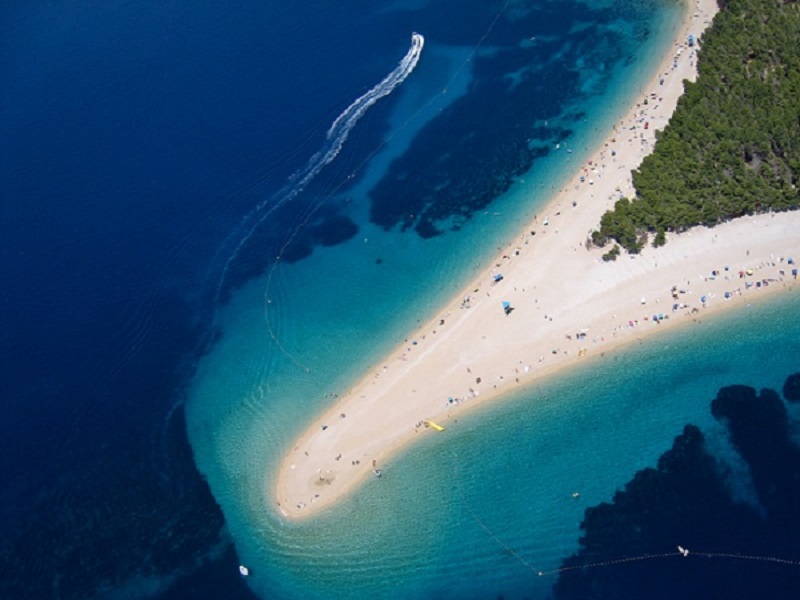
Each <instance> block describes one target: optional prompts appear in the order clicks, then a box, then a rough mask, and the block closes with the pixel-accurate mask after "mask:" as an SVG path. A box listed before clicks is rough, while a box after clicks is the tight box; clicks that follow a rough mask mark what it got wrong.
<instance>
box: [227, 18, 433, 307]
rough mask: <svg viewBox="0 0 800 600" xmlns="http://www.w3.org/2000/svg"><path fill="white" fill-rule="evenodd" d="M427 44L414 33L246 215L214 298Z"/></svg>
mask: <svg viewBox="0 0 800 600" xmlns="http://www.w3.org/2000/svg"><path fill="white" fill-rule="evenodd" d="M424 45H425V38H424V37H423V36H422V35H420V34H419V33H413V34H412V35H411V48H409V50H408V52H407V53H406V55H405V56H404V57H403V59H402V60H401V61H400V63H399V64H398V65H397V67H395V69H394V70H393V71H392V72H391V73H389V74H388V75H387V76H386V77H384V79H383V80H382V81H381V82H380V83H378V84H377V85H375V86H374V87H372V88H371V89H370V90H369V91H368V92H366V93H365V94H363V95H362V96H360V97H359V98H357V99H356V100H355V101H354V102H353V103H352V104H350V106H348V107H347V108H346V109H345V110H344V111H343V112H342V114H340V115H339V116H338V117H336V120H335V121H334V122H333V124H332V125H331V126H330V128H329V129H328V132H327V133H326V135H325V143H324V145H323V147H322V149H321V150H320V151H319V152H317V153H316V154H314V155H313V156H312V157H311V158H310V159H309V160H308V163H306V165H305V166H304V167H303V168H302V169H300V170H299V171H297V172H296V173H294V174H293V175H292V176H291V177H289V181H288V182H287V183H286V185H285V186H283V188H281V189H280V190H279V191H278V192H277V193H275V194H274V195H272V196H270V197H269V198H267V199H265V200H262V201H261V202H259V203H258V204H257V205H256V206H255V207H254V208H253V210H251V211H250V213H249V214H248V215H247V216H246V217H245V218H244V220H243V221H242V225H241V226H240V227H239V228H237V229H238V230H239V231H241V228H242V227H247V232H246V233H245V234H244V235H243V236H242V237H241V239H240V240H239V242H238V244H237V245H236V247H235V248H234V250H233V252H231V254H230V256H229V257H228V259H227V260H226V261H225V266H224V267H223V269H222V274H221V276H220V281H219V286H218V288H217V294H216V298H215V299H217V300H218V299H219V294H220V292H221V290H222V286H223V283H224V281H225V276H226V274H227V272H228V269H229V267H230V265H231V263H232V262H233V260H234V259H235V258H236V256H237V255H238V253H239V251H240V250H241V248H242V246H244V244H245V243H247V241H248V240H249V239H250V237H251V236H252V235H253V233H254V232H255V230H256V229H257V227H258V226H259V225H260V224H261V223H262V222H263V221H264V219H266V218H267V217H269V216H270V215H271V214H272V213H273V212H275V211H276V210H277V209H278V208H280V207H281V206H283V205H284V204H286V203H287V202H289V201H291V200H292V199H294V198H295V197H297V195H298V194H300V193H301V192H302V191H303V190H304V189H305V188H306V186H307V185H308V184H309V182H310V181H311V180H312V179H314V177H316V176H317V174H318V173H319V172H320V171H321V170H322V169H323V168H324V167H325V166H326V165H327V164H329V163H330V162H331V161H333V159H335V158H336V156H337V155H338V154H339V152H340V151H341V149H342V146H344V143H345V142H346V141H347V137H348V136H349V134H350V131H351V130H352V129H353V127H355V125H356V123H358V121H359V120H360V119H361V117H362V116H363V115H364V113H365V112H366V111H367V110H368V109H369V108H370V107H371V106H372V105H373V104H375V103H376V102H377V101H378V100H380V99H381V98H383V97H384V96H388V95H389V94H391V93H392V91H394V89H395V88H396V87H397V86H398V85H400V84H401V83H403V81H405V80H406V78H407V77H408V76H409V75H410V74H411V72H412V71H413V70H414V68H415V67H416V66H417V63H418V62H419V58H420V55H421V54H422V48H423V46H424ZM267 207H269V208H268V210H267V211H266V212H264V210H265V209H267ZM262 213H263V214H262Z"/></svg>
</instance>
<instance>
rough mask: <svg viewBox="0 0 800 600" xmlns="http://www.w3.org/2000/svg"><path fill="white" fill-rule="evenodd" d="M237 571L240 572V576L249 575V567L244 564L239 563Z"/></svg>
mask: <svg viewBox="0 0 800 600" xmlns="http://www.w3.org/2000/svg"><path fill="white" fill-rule="evenodd" d="M239 573H240V574H241V576H242V577H247V576H248V575H250V569H248V568H247V567H245V566H244V565H239Z"/></svg>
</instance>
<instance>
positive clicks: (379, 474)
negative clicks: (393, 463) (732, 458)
mask: <svg viewBox="0 0 800 600" xmlns="http://www.w3.org/2000/svg"><path fill="white" fill-rule="evenodd" d="M372 472H373V474H374V475H375V477H380V476H381V475H383V473H381V470H380V469H372Z"/></svg>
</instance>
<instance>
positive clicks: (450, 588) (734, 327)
mask: <svg viewBox="0 0 800 600" xmlns="http://www.w3.org/2000/svg"><path fill="white" fill-rule="evenodd" d="M653 14H654V16H653V20H652V22H651V26H652V27H653V28H654V29H655V30H656V31H657V32H658V35H651V36H650V37H649V38H648V40H647V43H646V44H644V45H642V44H633V46H635V47H636V52H635V55H636V60H635V61H634V62H633V63H632V64H627V63H629V61H630V60H633V54H632V55H631V56H630V57H623V58H620V57H617V61H618V62H617V63H609V64H604V63H602V62H593V61H591V60H589V61H588V62H590V63H591V64H589V65H587V66H586V69H585V70H583V71H581V72H582V73H584V80H583V82H582V84H581V87H582V88H583V89H584V90H585V91H586V92H587V96H585V97H583V98H582V99H581V100H580V101H579V99H577V98H576V99H575V102H573V103H572V104H565V107H564V108H563V112H564V114H563V115H561V116H560V117H559V116H553V117H551V119H556V120H557V119H559V118H563V119H564V121H565V122H567V121H569V122H570V126H571V127H574V132H573V134H572V135H571V137H569V138H568V142H567V144H568V145H569V146H570V147H571V148H574V149H575V151H574V154H572V155H567V154H566V153H550V154H549V155H548V156H547V157H544V158H543V159H541V160H538V161H537V162H536V163H535V164H534V166H533V168H532V170H530V171H529V172H526V173H524V174H521V175H518V176H517V177H516V180H517V183H516V184H515V185H514V186H513V187H512V188H511V189H510V191H509V192H508V193H506V194H504V195H503V196H502V197H500V198H499V199H497V200H496V201H494V202H493V203H492V205H491V207H489V208H487V209H486V210H484V211H478V212H475V214H474V215H473V216H472V218H471V219H470V220H467V221H466V222H464V223H463V224H462V225H461V226H460V228H459V229H458V231H457V232H450V233H447V234H446V235H442V236H438V237H433V238H429V239H424V238H422V237H419V236H417V235H413V234H410V233H409V232H406V231H402V230H399V229H396V228H395V229H393V230H391V231H384V230H383V229H381V228H379V227H377V226H375V225H372V224H370V223H369V222H368V214H367V212H368V210H367V206H368V202H367V201H366V198H367V197H368V195H369V193H370V190H371V189H372V188H373V186H374V185H375V184H376V183H377V182H378V181H379V180H380V179H381V177H382V176H383V175H384V174H385V173H386V171H387V169H388V165H389V164H390V161H391V159H392V158H394V157H397V156H400V155H401V154H402V153H403V152H404V151H406V150H407V149H408V147H410V145H411V144H412V140H413V138H414V136H415V135H417V133H418V132H419V131H421V130H422V129H423V127H424V126H425V124H426V123H430V122H433V121H435V119H436V117H437V115H438V114H439V113H440V112H442V111H446V110H447V107H448V106H451V105H454V103H456V99H457V98H469V96H470V91H469V90H470V89H472V87H471V86H474V84H475V82H476V80H478V78H479V77H480V75H479V74H478V73H476V72H474V70H473V68H472V65H471V64H470V63H469V62H465V60H466V58H465V57H469V49H466V50H465V49H464V48H463V47H461V46H458V47H447V46H446V45H444V44H442V45H440V47H438V48H437V47H436V44H435V42H431V41H429V42H428V46H427V48H426V51H430V52H431V54H432V55H433V56H434V57H435V58H437V59H438V60H431V61H430V63H429V64H430V65H431V67H430V68H431V69H433V71H425V70H424V69H425V63H420V65H421V66H420V67H419V69H420V71H419V73H415V75H419V77H418V78H416V79H415V78H414V77H410V78H409V80H408V81H407V82H405V83H404V87H403V88H402V92H400V93H399V95H398V97H397V98H396V103H395V104H394V105H393V108H392V116H391V119H390V122H391V123H392V124H393V125H392V134H391V135H390V136H389V137H388V144H387V145H386V146H384V147H383V148H381V150H380V151H379V152H378V153H377V154H375V155H374V156H372V159H371V161H370V162H369V164H368V166H367V167H366V170H365V172H364V174H363V177H362V179H361V180H360V181H359V183H358V184H357V185H356V186H355V187H354V188H352V189H350V190H349V191H348V196H349V198H350V199H351V202H350V203H349V204H348V207H347V208H346V213H347V215H348V217H349V218H351V219H352V220H353V221H354V222H356V223H358V225H359V232H358V234H357V235H356V236H355V237H353V238H352V239H350V240H349V241H347V242H345V243H342V244H339V245H337V246H334V247H329V248H321V249H316V250H315V252H314V253H313V255H312V256H311V257H310V258H308V259H306V260H303V261H300V262H296V263H292V264H287V263H285V262H281V263H277V264H275V265H273V267H271V268H269V269H268V270H267V273H266V275H265V276H263V277H260V278H256V279H253V280H251V281H250V282H249V283H248V284H247V285H246V286H244V287H243V288H242V289H241V290H239V291H238V292H236V293H235V294H234V295H233V297H232V299H231V301H230V303H229V304H228V305H226V306H225V307H224V308H223V309H222V310H221V311H220V312H219V313H218V323H217V325H218V327H219V328H220V331H221V332H222V336H221V339H220V340H219V342H218V343H216V345H215V346H214V347H213V348H212V349H211V351H210V352H209V354H208V355H207V356H206V357H205V358H204V359H203V360H202V362H201V363H200V365H199V367H198V372H197V375H196V377H195V381H194V383H193V385H192V387H191V389H190V394H189V395H190V398H189V403H188V406H187V418H188V428H189V434H190V439H191V442H192V445H193V449H194V453H195V459H196V461H197V464H198V466H199V467H200V469H201V471H202V472H203V473H204V474H205V475H206V477H207V478H208V480H209V482H210V484H211V488H212V491H213V492H214V495H215V498H216V499H217V501H218V502H219V503H220V505H221V506H222V507H223V511H224V513H225V517H226V520H227V522H228V526H229V529H230V531H231V533H232V535H233V537H234V539H235V541H236V546H237V550H238V552H239V554H240V556H241V558H242V561H243V562H244V563H246V564H247V565H248V566H249V567H250V568H251V570H252V573H253V576H252V577H251V578H250V579H249V580H248V582H249V583H250V585H251V587H252V588H253V589H254V590H255V591H256V592H257V593H258V594H259V595H260V596H261V597H264V598H267V597H269V598H276V597H277V598H330V597H341V598H353V599H358V598H368V597H369V598H371V597H405V598H426V597H438V598H483V597H485V598H494V597H496V596H497V595H498V594H501V593H502V594H503V596H504V597H505V598H521V597H545V596H546V595H547V594H548V592H549V589H550V586H551V585H552V583H553V577H552V576H545V577H539V576H537V575H536V572H537V571H540V570H542V571H547V570H550V569H554V568H556V567H557V565H558V564H559V563H560V561H561V560H562V559H563V558H564V557H565V556H567V555H568V554H570V553H572V552H573V551H574V550H575V549H576V548H577V543H578V535H579V529H578V526H579V523H580V521H581V518H582V515H583V510H584V509H585V508H586V507H587V506H589V505H591V504H596V503H597V502H600V501H603V500H607V499H609V497H610V495H611V494H612V493H613V491H614V490H615V489H616V488H617V487H618V486H620V485H622V484H623V483H624V482H625V481H627V480H628V479H629V478H630V476H631V475H632V474H633V472H634V471H635V470H637V469H640V468H642V467H644V466H647V465H650V464H652V463H653V462H654V461H655V460H656V458H657V457H658V455H659V454H660V453H661V452H663V451H664V450H665V449H666V448H667V447H668V446H669V444H670V443H671V440H672V438H673V437H674V436H675V435H677V434H678V433H679V432H680V430H681V428H682V426H683V424H684V423H686V422H693V423H696V424H698V425H701V426H708V427H709V428H710V431H714V430H715V429H714V426H713V423H712V420H711V417H710V415H709V411H708V403H709V401H710V400H711V398H713V396H714V394H715V392H716V390H717V388H718V387H720V386H721V385H726V384H730V383H733V382H740V383H747V384H749V385H754V386H762V385H769V386H773V387H774V386H779V385H780V383H781V381H782V379H783V378H784V377H785V376H786V375H787V374H788V373H789V372H791V371H792V370H793V369H795V368H796V365H795V364H793V363H796V362H797V361H796V359H797V356H798V355H800V352H798V348H797V343H796V342H795V341H794V340H797V339H800V336H798V333H800V331H798V326H797V324H796V323H792V321H791V318H790V315H791V313H792V311H793V310H796V309H797V306H798V304H797V302H798V301H797V299H796V298H794V297H788V298H783V299H781V300H779V301H777V302H765V303H761V304H758V305H756V306H754V307H752V308H749V309H747V310H744V311H741V313H737V314H729V315H724V316H721V317H718V318H715V319H714V320H713V321H712V320H708V321H706V322H703V323H702V324H700V325H697V326H692V327H689V328H686V329H684V330H682V331H680V332H674V333H670V334H667V335H663V336H661V337H659V338H656V339H653V340H652V341H649V342H648V343H647V344H645V345H643V346H642V347H637V348H631V349H628V350H626V351H624V352H620V353H618V354H616V355H614V356H613V357H607V358H605V359H602V360H598V361H595V362H591V363H587V364H586V365H585V366H583V367H581V368H580V369H576V370H574V371H572V372H570V373H569V374H566V375H562V376H559V377H558V378H557V379H553V380H552V381H549V382H547V383H544V384H540V385H537V386H534V387H532V388H530V389H527V390H525V391H524V392H522V393H520V394H518V395H516V396H513V397H508V398H505V399H503V400H500V401H498V402H497V403H495V404H494V405H493V406H492V407H487V408H485V409H481V410H479V411H476V412H474V413H469V414H467V415H465V416H464V417H462V418H461V419H460V420H459V422H458V423H456V424H455V425H454V426H453V427H450V428H448V431H447V433H446V435H442V436H430V437H428V438H427V439H425V440H423V441H421V442H420V443H419V444H418V445H416V446H414V447H413V448H410V449H409V450H408V451H407V452H405V453H404V454H403V455H402V456H398V457H396V458H395V459H394V460H392V461H391V462H390V464H389V465H387V468H386V475H385V476H384V477H383V478H382V479H381V480H379V481H378V480H376V481H370V482H367V483H366V484H365V486H364V487H363V488H362V489H360V490H359V491H358V493H357V494H355V495H353V496H352V497H350V498H348V499H346V500H345V501H343V502H341V503H340V504H339V505H337V506H336V507H334V508H332V509H330V510H329V511H327V512H326V513H325V514H323V515H321V516H320V517H319V518H315V519H314V520H313V521H311V522H308V523H302V524H293V523H287V522H284V521H283V520H282V519H280V517H279V515H278V514H277V513H276V512H275V510H274V506H273V500H272V498H273V494H272V492H273V490H272V488H271V486H272V481H273V477H274V474H275V472H276V469H277V466H278V462H279V461H280V458H281V456H282V455H283V453H284V452H285V451H286V449H287V448H288V446H289V445H290V444H291V442H292V440H293V439H294V438H295V437H296V436H297V435H298V434H300V433H301V432H302V431H303V430H304V428H305V425H306V423H308V421H309V420H310V419H312V418H313V416H314V415H316V414H317V413H318V412H319V411H320V410H322V409H323V408H324V407H326V406H328V405H329V403H330V402H332V401H333V400H332V397H331V394H332V393H338V392H341V391H343V390H344V389H346V388H347V387H348V386H349V385H350V384H351V383H352V382H353V381H355V380H356V379H357V378H358V377H359V376H360V375H361V374H363V373H364V372H365V371H366V370H367V369H368V368H369V367H370V365H373V364H375V363H376V361H379V360H380V358H381V356H383V355H385V354H386V353H387V352H388V351H389V350H390V349H391V348H393V347H394V346H395V345H396V344H397V343H398V342H400V341H401V340H402V339H403V338H404V337H405V336H406V335H408V334H409V332H410V331H411V330H413V329H414V327H415V325H416V324H417V322H418V321H420V320H424V319H426V318H428V317H430V316H431V314H432V313H433V312H434V311H435V309H436V307H437V306H438V305H439V304H440V303H441V302H442V301H443V300H445V299H446V298H449V297H450V296H452V295H453V294H454V293H456V292H457V291H458V290H459V288H460V287H461V285H462V284H463V283H462V282H463V281H465V280H466V279H467V278H468V277H469V276H470V275H471V273H472V272H473V271H474V270H475V269H477V268H482V267H484V266H485V265H486V262H487V260H488V259H489V258H490V257H491V256H492V255H493V253H494V251H495V249H496V247H498V246H499V245H501V244H503V243H505V242H506V241H507V240H508V239H510V236H513V235H514V233H515V232H516V230H517V228H518V223H521V222H524V220H525V219H527V218H530V216H531V215H532V214H533V213H535V212H536V211H537V210H538V208H539V207H541V205H542V202H543V201H544V200H545V199H546V197H547V196H548V195H549V193H550V192H551V191H552V190H554V189H557V188H558V186H559V182H560V181H561V180H562V178H563V177H564V175H565V173H566V172H567V171H568V170H569V169H570V168H571V167H572V166H573V165H574V164H579V161H580V159H581V156H582V155H584V153H585V152H586V150H585V149H586V148H587V147H589V146H590V145H591V144H592V142H593V141H596V140H597V139H598V136H601V135H602V134H603V132H605V131H607V130H608V127H609V126H610V124H611V123H612V122H613V121H614V119H615V118H616V116H617V115H618V114H619V113H621V112H622V111H623V110H624V105H625V103H626V102H629V101H630V98H631V97H632V96H634V95H635V93H636V92H637V91H638V90H637V89H636V88H635V86H636V85H637V81H638V79H640V78H637V77H636V73H641V72H648V70H649V69H651V68H652V64H653V61H654V59H655V57H657V56H658V54H659V53H660V51H661V49H662V48H663V47H664V44H665V41H666V40H668V38H669V32H670V31H671V28H672V27H674V25H675V23H676V22H677V17H678V16H679V11H678V10H677V8H676V7H674V6H672V7H669V8H664V7H661V9H660V10H659V11H655V10H654V13H653ZM587 18H588V16H587ZM656 25H658V27H655V26H656ZM606 26H607V27H608V28H610V29H614V28H616V29H619V30H621V31H623V32H624V31H625V28H626V27H632V26H630V25H626V24H625V23H624V22H622V21H620V22H612V23H610V24H607V25H606ZM576 27H580V24H576ZM595 60H596V57H595ZM623 65H626V66H623ZM601 72H605V73H607V77H605V78H604V77H600V76H599V75H598V74H599V73H601ZM442 80H444V81H447V82H449V85H451V87H452V94H451V95H450V96H449V97H448V96H445V95H443V94H440V93H439V92H438V89H439V87H440V86H441V81H442ZM432 99H433V102H431V100H432ZM576 112H577V113H580V116H579V117H578V118H577V119H576V118H575V113H576ZM566 113H569V115H571V116H568V115H567V114H566ZM548 120H549V119H548ZM407 122H408V123H409V125H408V126H405V125H404V124H405V123H407ZM476 127H477V125H476ZM467 129H469V127H467ZM467 135H469V132H467ZM333 165H334V166H335V165H336V163H333ZM328 189H329V190H333V189H335V186H329V187H328ZM775 348H781V349H782V350H781V351H780V352H779V353H777V355H776V352H775ZM754 356H762V357H763V360H758V361H755V360H753V357H754ZM576 491H579V492H580V497H579V498H578V499H574V498H573V497H572V494H573V492H576Z"/></svg>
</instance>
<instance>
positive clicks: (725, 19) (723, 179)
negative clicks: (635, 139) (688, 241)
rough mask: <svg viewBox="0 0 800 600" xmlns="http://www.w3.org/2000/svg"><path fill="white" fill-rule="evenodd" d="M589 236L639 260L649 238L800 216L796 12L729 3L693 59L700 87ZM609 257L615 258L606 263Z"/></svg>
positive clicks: (742, 0)
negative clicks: (771, 216)
mask: <svg viewBox="0 0 800 600" xmlns="http://www.w3.org/2000/svg"><path fill="white" fill-rule="evenodd" d="M684 90H685V92H684V94H683V96H682V97H681V98H680V100H679V102H678V106H677V108H676V110H675V113H674V114H673V116H672V118H671V120H670V122H669V124H668V125H667V127H666V128H665V129H664V130H663V131H661V132H657V134H656V140H657V141H656V145H655V148H654V151H653V153H652V154H650V155H649V156H647V157H646V158H645V159H644V161H643V162H642V164H641V166H640V167H639V169H638V170H636V171H634V172H633V183H634V187H635V189H636V196H635V197H634V198H632V199H628V198H623V199H621V200H619V201H618V202H617V203H616V205H615V207H614V209H613V210H610V211H607V212H606V213H605V214H604V215H603V217H602V218H601V221H600V226H599V229H598V230H597V231H595V232H594V233H593V235H592V240H593V241H594V243H595V244H597V245H600V246H603V245H605V244H606V243H608V242H609V241H611V240H615V241H616V242H617V243H618V244H619V245H620V246H622V247H623V248H625V249H626V250H628V251H629V252H638V251H639V250H640V249H641V248H642V247H643V245H644V244H646V243H647V242H648V240H649V239H650V237H651V235H653V234H654V235H653V243H654V244H655V245H660V244H663V243H664V242H665V232H667V231H677V232H679V231H684V230H686V229H688V228H690V227H694V226H697V225H705V226H709V227H712V226H714V225H716V224H719V223H722V222H724V221H728V220H730V219H733V218H736V217H741V216H743V215H748V214H755V213H762V212H769V211H776V212H777V211H786V210H793V209H797V208H798V207H800V193H798V189H797V180H798V174H800V5H798V3H797V2H781V1H779V0H731V1H730V2H729V3H727V5H725V6H723V7H722V10H721V11H720V12H719V13H718V14H717V15H716V17H715V18H714V22H713V23H712V25H711V27H710V28H709V29H708V30H707V32H706V33H705V34H704V36H703V38H702V48H701V50H700V51H699V52H698V78H697V81H696V82H694V83H692V82H689V81H684ZM612 258H613V256H612Z"/></svg>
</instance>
